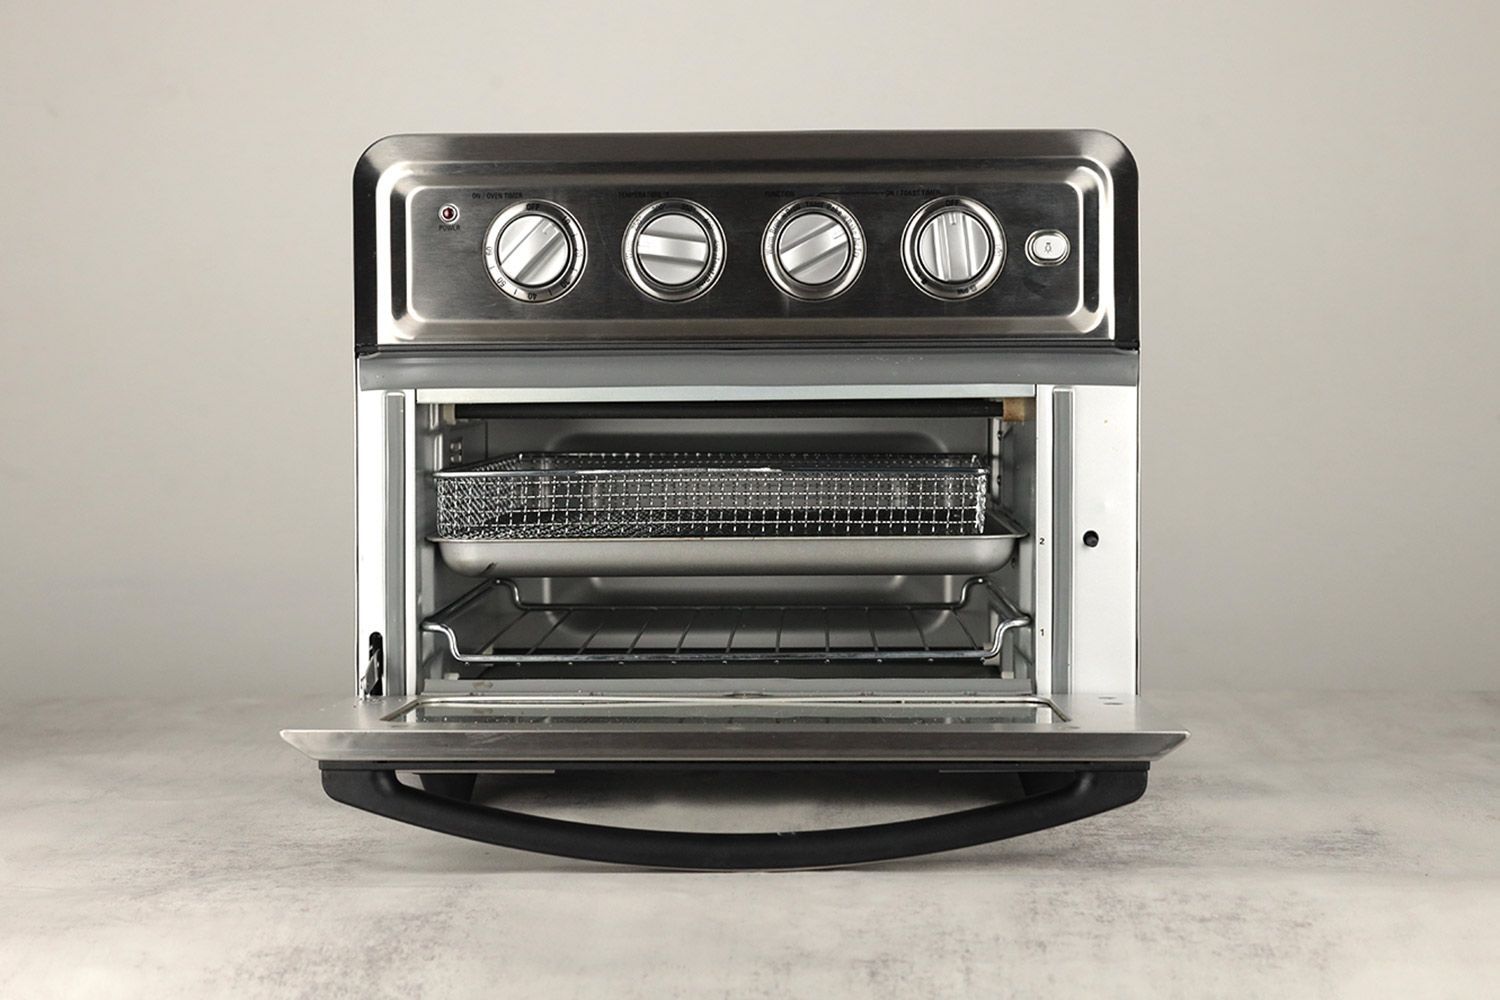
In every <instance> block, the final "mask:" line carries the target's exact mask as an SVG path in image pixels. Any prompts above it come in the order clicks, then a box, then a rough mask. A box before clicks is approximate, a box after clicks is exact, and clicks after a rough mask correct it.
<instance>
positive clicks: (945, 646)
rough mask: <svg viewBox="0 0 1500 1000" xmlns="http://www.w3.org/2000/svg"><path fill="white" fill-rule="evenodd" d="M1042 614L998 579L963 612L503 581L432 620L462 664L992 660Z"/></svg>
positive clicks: (971, 587)
mask: <svg viewBox="0 0 1500 1000" xmlns="http://www.w3.org/2000/svg"><path fill="white" fill-rule="evenodd" d="M1030 621H1031V619H1030V617H1029V616H1027V615H1026V614H1025V613H1024V612H1022V611H1020V610H1018V609H1017V608H1016V606H1015V605H1014V604H1013V603H1011V601H1010V599H1009V598H1008V597H1006V596H1005V594H1004V593H1002V592H1001V591H1000V589H999V588H997V587H995V586H994V585H993V584H992V583H990V581H989V580H987V579H983V578H976V579H973V580H970V581H969V582H968V583H967V584H966V585H965V586H964V588H963V591H962V593H961V594H960V595H959V597H958V599H957V600H955V601H953V602H951V603H914V604H878V605H866V604H860V605H847V606H842V605H827V606H813V605H800V604H799V605H786V606H765V605H753V606H748V607H725V606H718V605H703V606H697V607H693V606H677V605H672V606H655V605H651V606H647V605H641V606H620V605H615V606H601V605H569V604H535V603H528V602H527V601H525V600H524V599H523V598H522V597H521V594H520V590H519V588H518V587H517V586H516V584H515V583H514V582H513V581H511V580H505V579H497V580H491V581H488V582H486V583H484V584H481V585H480V586H478V587H476V588H475V589H474V590H472V591H470V592H469V593H467V594H465V595H464V596H463V597H461V598H459V599H458V600H457V601H455V602H453V603H452V604H450V605H449V606H448V607H446V608H444V609H443V610H441V611H439V612H437V613H435V614H433V615H432V616H431V617H429V618H428V619H426V620H425V621H424V622H423V623H422V629H423V630H424V631H426V632H431V633H433V634H435V635H438V636H441V637H442V638H443V639H444V640H445V641H446V643H447V646H448V652H449V653H450V654H452V656H453V658H454V659H456V660H458V661H460V662H462V663H489V664H494V663H534V662H549V663H562V662H567V663H630V662H641V661H648V660H650V661H657V662H661V661H667V662H730V661H738V662H743V661H761V662H768V661H775V662H784V661H803V662H808V661H812V662H835V661H853V660H863V661H871V660H875V661H884V660H955V659H957V660H981V661H982V660H986V659H989V658H990V657H993V656H996V655H998V654H999V652H1000V648H1001V644H1002V643H1003V642H1004V639H1005V636H1006V634H1007V633H1009V632H1010V631H1011V630H1012V629H1016V628H1020V627H1022V626H1025V625H1028V624H1030Z"/></svg>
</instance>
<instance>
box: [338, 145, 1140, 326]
mask: <svg viewBox="0 0 1500 1000" xmlns="http://www.w3.org/2000/svg"><path fill="white" fill-rule="evenodd" d="M355 195H356V205H355V221H356V227H355V228H356V250H355V263H356V300H357V301H356V338H357V342H358V343H359V345H360V347H361V349H362V350H369V349H370V348H373V347H374V346H376V345H377V344H384V345H390V346H418V347H420V346H426V345H471V346H480V345H499V344H515V345H531V346H536V345H580V344H587V343H593V344H604V343H613V344H621V345H625V346H627V347H628V348H630V349H644V348H649V347H650V346H652V345H656V346H660V345H663V344H669V343H670V344H681V345H687V346H690V347H692V348H693V349H703V348H705V347H707V346H708V345H710V344H714V343H721V344H724V345H726V346H727V345H745V344H769V343H775V344H801V343H807V342H814V341H823V342H833V341H857V342H861V343H866V344H869V343H877V342H878V343H886V344H894V343H904V344H907V345H913V346H914V345H921V347H922V348H924V349H931V348H932V347H933V346H935V345H938V344H966V345H970V346H972V345H975V344H981V343H983V344H997V343H1002V344H1007V345H1009V344H1016V345H1028V346H1036V345H1039V344H1049V345H1051V344H1057V345H1083V344H1087V343H1093V344H1097V345H1099V346H1108V345H1109V342H1110V341H1111V340H1114V341H1116V342H1117V343H1119V344H1124V345H1129V346H1133V345H1134V344H1135V342H1136V332H1135V331H1136V299H1135V286H1136V262H1135V257H1136V224H1135V218H1134V208H1135V197H1136V178H1135V171H1134V163H1133V162H1132V161H1131V159H1130V156H1129V153H1128V152H1127V151H1126V150H1125V149H1124V147H1123V146H1121V145H1120V144H1119V143H1118V141H1117V140H1115V139H1114V138H1113V137H1110V136H1107V135H1105V134H1103V133H1098V132H1086V131H1085V132H1071V131H1060V132H933V133H807V134H802V133H767V134H749V135H744V134H740V135H737V134H722V135H691V134H687V135H618V136H607V135H604V136H601V135H594V136H562V135H558V136H453V135H450V136H398V137H393V138H390V139H387V140H383V141H382V142H380V143H377V144H376V145H375V146H374V147H372V148H371V149H370V151H369V152H368V153H367V155H366V157H365V158H364V159H363V160H362V161H361V164H360V166H359V169H358V171H357V175H356V191H355ZM941 197H966V198H971V199H973V200H975V201H978V202H981V203H983V204H985V205H988V206H990V207H991V208H992V209H994V211H995V212H996V213H997V215H999V216H1000V217H1001V218H1002V219H1003V220H1004V226H1003V228H1004V233H1003V235H1004V239H1005V243H1006V245H1007V246H1012V245H1013V246H1017V247H1019V246H1022V245H1024V242H1025V239H1026V237H1027V236H1028V235H1029V234H1031V233H1033V232H1036V231H1038V230H1056V231H1058V232H1060V233H1062V234H1064V235H1065V236H1067V238H1068V239H1069V241H1070V243H1071V246H1072V252H1071V254H1070V256H1069V257H1068V259H1067V260H1066V261H1065V262H1063V263H1062V264H1061V265H1060V266H1058V267H1047V268H1043V267H1032V266H1020V267H1009V266H1007V267H1006V268H1005V270H1004V272H1003V273H1002V274H1000V275H999V277H998V278H997V279H996V280H995V281H994V283H993V284H991V285H990V286H989V287H988V288H986V289H984V290H983V291H982V292H979V293H977V294H975V295H973V296H972V297H970V298H966V299H961V300H953V299H945V298H938V297H934V296H933V295H931V294H929V293H927V292H924V291H923V290H922V289H921V288H919V287H916V286H915V285H914V284H913V282H912V280H911V279H910V278H909V277H908V276H907V274H906V271H905V268H904V266H903V261H902V254H901V245H902V236H903V227H904V226H905V224H906V223H907V221H908V220H909V219H910V218H911V216H912V214H913V212H915V211H916V210H917V209H918V208H920V207H921V206H922V205H924V204H926V203H928V202H930V201H932V200H933V199H935V198H941ZM663 198H674V199H684V200H690V201H693V202H696V203H698V204H700V205H702V206H704V207H705V208H706V209H708V210H709V211H711V212H712V213H713V215H714V216H715V217H716V218H717V219H718V220H719V222H720V224H721V226H722V229H723V233H724V242H725V247H726V248H727V252H726V262H725V266H724V268H723V272H722V275H721V277H720V278H719V280H718V281H717V283H716V284H715V286H714V288H713V290H712V293H711V294H706V295H703V296H701V297H699V298H696V299H693V300H691V301H671V300H666V299H662V298H659V297H657V296H653V295H651V294H642V291H641V289H640V287H639V286H638V285H637V284H636V283H635V282H634V281H633V280H632V278H631V276H630V275H629V274H628V269H624V268H620V267H613V266H607V267H591V268H589V270H588V271H587V272H586V273H585V274H583V275H582V277H581V278H580V280H579V281H578V283H577V285H576V287H575V288H573V289H572V290H571V291H570V292H569V293H568V294H567V295H566V296H564V297H561V298H557V299H554V300H552V301H551V302H550V303H549V304H548V307H547V308H546V309H540V308H536V307H535V302H534V301H527V300H524V299H516V298H512V297H511V296H509V295H506V294H497V292H496V289H495V287H494V283H493V282H492V281H490V280H487V276H486V274H485V269H484V268H483V267H482V266H481V264H482V262H481V261H480V260H479V259H477V255H476V253H475V244H476V243H477V242H478V241H479V239H480V237H481V235H482V231H483V228H484V227H485V226H486V225H487V224H488V223H489V221H490V220H491V219H492V218H493V217H494V216H495V215H496V214H497V213H499V212H502V211H505V210H506V209H508V208H509V207H510V206H511V205H514V204H518V203H523V202H527V201H532V200H544V201H550V202H554V203H557V204H561V205H565V206H567V208H568V210H569V211H571V212H572V213H573V214H574V215H575V216H576V217H577V219H578V222H579V225H580V228H581V230H582V232H583V234H584V237H585V239H586V240H587V242H588V243H589V244H591V245H593V246H600V245H603V246H619V245H620V241H621V238H622V235H623V233H624V232H625V229H626V227H627V225H628V224H629V222H630V219H631V217H632V216H633V215H634V214H635V213H636V212H637V211H639V210H640V208H641V206H642V205H643V204H649V203H650V202H652V201H653V200H660V199H663ZM806 199H825V200H828V201H836V202H837V203H839V204H841V205H843V206H845V207H846V208H847V209H848V210H849V211H850V212H851V213H852V214H853V215H854V216H856V217H857V218H858V220H859V225H860V227H861V229H862V230H863V243H864V245H865V248H866V250H867V252H866V254H865V258H864V264H863V267H862V271H861V273H860V275H859V280H858V281H857V282H854V283H853V284H852V285H850V286H849V287H848V288H847V289H845V290H844V291H843V293H842V294H840V295H838V296H837V298H835V299H833V300H832V301H829V300H826V299H825V300H820V299H817V298H799V297H795V296H793V295H790V294H788V293H787V292H786V291H785V290H784V289H782V288H780V287H778V286H777V284H776V283H775V281H774V280H767V270H766V267H765V264H764V260H763V251H764V248H763V246H762V238H763V235H764V232H765V228H766V224H767V220H768V219H769V218H771V216H773V215H774V214H775V213H776V212H777V211H778V210H779V209H780V208H781V207H782V206H785V205H786V204H788V203H789V202H793V201H803V200H806ZM449 203H451V204H454V205H458V206H460V207H461V208H462V210H463V214H462V220H461V221H460V222H458V223H456V224H454V225H443V224H441V223H440V221H439V217H438V215H437V212H438V209H439V208H440V207H441V206H442V205H444V204H449ZM1019 263H1021V264H1022V265H1025V264H1026V262H1025V260H1024V259H1022V260H1021V261H1020V262H1019ZM846 273H848V272H846ZM507 280H508V279H507ZM814 287H816V286H814Z"/></svg>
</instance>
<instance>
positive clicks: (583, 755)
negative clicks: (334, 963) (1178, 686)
mask: <svg viewBox="0 0 1500 1000" xmlns="http://www.w3.org/2000/svg"><path fill="white" fill-rule="evenodd" d="M602 687H606V688H607V687H608V685H602ZM282 735H283V736H284V737H285V738H286V740H287V741H288V742H289V743H291V744H292V745H293V746H295V747H296V748H297V749H299V750H301V751H303V752H304V753H306V754H307V755H308V756H310V757H312V758H314V759H315V760H317V761H319V763H320V766H321V767H322V773H323V784H324V788H325V789H326V790H327V792H328V794H329V795H331V796H332V797H333V798H335V799H337V800H339V801H342V802H345V803H348V804H350V805H354V806H357V807H359V808H363V809H366V810H369V811H371V812H375V813H379V814H381V815H385V816H389V817H392V818H395V819H400V820H403V821H405V822H409V823H413V824H416V825H418V826H424V827H427V828H430V829H434V830H439V831H442V832H446V833H452V834H456V835H459V836H464V837H468V838H471V839H475V840H481V841H485V842H488V843H495V844H502V845H505V846H510V847H516V848H521V849H525V850H533V851H541V852H544V853H550V854H558V855H566V856H571V857H582V858H590V859H594V860H602V861H614V862H624V863H629V864H644V865H650V866H656V867H679V868H692V869H707V868H757V869H764V868H802V867H820V866H827V865H839V864H850V863H856V862H864V861H874V860H882V859H887V858H894V857H903V856H909V855H916V854H924V853H930V852H932V851H937V850H947V849H952V848H956V847H962V846H968V845H972V844H977V843H983V842H988V841H993V840H999V839H1003V838H1005V837H1011V836H1015V835H1018V834H1022V833H1029V832H1032V831H1035V830H1040V829H1045V828H1047V827H1051V826H1056V825H1059V824H1061V823H1066V822H1070V821H1072V820H1075V819H1080V818H1083V817H1085V816H1089V815H1093V814H1096V813H1099V812H1103V811H1106V810H1108V809H1113V808H1115V807H1117V806H1121V805H1125V804H1126V803H1129V802H1132V801H1134V800H1135V799H1136V798H1138V797H1139V796H1140V795H1141V794H1142V793H1143V792H1144V790H1145V786H1146V768H1147V767H1148V766H1149V764H1150V762H1152V761H1154V760H1156V759H1158V758H1160V757H1161V756H1163V755H1164V754H1166V753H1167V752H1169V751H1170V750H1171V749H1172V748H1174V747H1175V746H1176V745H1177V744H1178V743H1180V742H1182V741H1183V740H1184V739H1185V738H1186V736H1187V733H1186V732H1185V731H1184V730H1182V729H1181V728H1179V727H1176V726H1172V725H1170V724H1168V723H1166V722H1165V721H1164V720H1162V719H1160V718H1159V717H1157V716H1156V715H1155V714H1154V713H1153V712H1152V710H1151V709H1150V708H1149V707H1148V706H1147V705H1146V704H1144V703H1143V702H1141V701H1140V700H1139V699H1137V698H1133V697H1128V696H1101V695H1071V696H1066V695H1057V696H1050V697H1035V696H1026V695H1012V694H987V693H983V692H975V691H973V690H970V691H963V690H959V689H956V688H955V689H954V690H952V691H951V692H944V691H940V690H939V691H934V690H932V689H931V688H928V689H926V690H924V691H923V692H922V693H912V692H902V691H899V690H885V691H870V692H867V693H863V694H834V693H827V692H826V691H825V692H819V691H817V690H814V689H812V688H810V687H809V688H805V689H800V690H799V689H798V687H797V685H796V683H795V682H787V684H786V686H785V687H784V688H770V687H768V686H767V685H761V686H758V687H757V688H756V689H754V690H753V691H736V690H727V689H720V690H703V691H700V692H687V693H684V692H682V691H681V690H680V689H679V690H677V691H673V692H666V691H663V692H652V691H650V690H642V689H641V685H640V682H639V681H637V682H635V683H634V684H633V685H632V687H631V688H630V689H628V690H626V689H621V690H616V691H610V690H607V689H606V690H598V689H591V690H588V691H579V690H578V689H577V688H576V687H575V688H574V690H572V691H571V692H570V691H565V690H562V689H561V688H559V689H555V690H537V691H531V692H528V693H526V694H506V695H474V694H466V695H456V696H443V695H426V696H420V697H396V698H369V699H363V700H350V701H347V702H343V703H340V704H337V705H333V706H330V707H328V708H326V709H324V710H323V711H322V712H321V713H319V714H318V715H317V716H316V717H314V718H313V719H311V720H309V721H308V723H307V724H305V725H302V726H298V727H296V728H290V729H287V730H285V731H283V733H282ZM705 766H709V767H715V768H724V769H735V768H760V769H782V768H798V767H808V766H813V767H834V768H842V769H848V770H850V771H855V770H860V769H865V768H872V767H879V768H921V769H930V770H933V771H944V770H981V771H996V772H1009V773H1014V774H1015V775H1017V776H1018V778H1019V787H1020V788H1021V789H1022V790H1023V793H1024V794H1022V795H1021V796H1020V797H1018V798H1007V799H1006V800H1005V801H1000V802H996V803H995V804H994V805H988V806H983V807H980V808H977V809H967V810H964V811H962V812H956V813H949V814H945V815H940V816H931V817H924V818H922V819H916V820H909V821H905V822H899V823H884V824H879V825H875V826H865V827H854V828H843V829H835V830H817V831H800V832H796V833H787V832H771V833H746V834H703V833H688V832H675V831H660V830H641V829H628V828H620V827H612V826H600V825H594V824H584V823H576V822H570V821H564V820H558V819H550V818H545V817H541V816H536V815H532V814H524V813H517V812H513V811H510V810H508V809H503V808H490V807H485V806H480V805H476V804H474V803H472V802H470V801H468V794H467V793H468V791H470V790H471V789H472V777H471V776H472V775H473V774H475V773H476V772H484V771H507V772H516V771H543V772H546V771H563V770H569V769H576V768H599V767H625V768H648V767H649V768H660V767H680V768H694V767H705ZM397 772H410V773H414V774H417V775H418V776H419V777H420V778H421V779H422V785H423V787H424V789H425V790H423V789H419V788H416V787H413V786H411V785H408V784H405V783H402V782H400V781H398V780H397V778H396V773H397ZM1016 785H1017V783H1016V782H1012V783H1011V786H1010V787H1011V788H1012V789H1014V787H1016Z"/></svg>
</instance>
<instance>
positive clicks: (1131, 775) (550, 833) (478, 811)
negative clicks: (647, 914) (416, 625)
mask: <svg viewBox="0 0 1500 1000" xmlns="http://www.w3.org/2000/svg"><path fill="white" fill-rule="evenodd" d="M1043 787H1046V788H1047V790H1046V791H1043V792H1041V793H1040V794H1037V795H1032V796H1028V797H1027V798H1023V799H1019V800H1016V801H1008V802H1001V803H997V804H995V805H988V806H980V807H978V808H974V809H964V810H961V811H959V812H952V813H945V814H943V815H939V816H928V817H923V818H921V819H911V820H903V821H900V822H896V823H877V824H874V825H870V826H852V827H842V828H838V829H831V830H807V831H793V832H786V833H689V832H678V831H668V830H642V829H635V828H630V827H616V826H600V825H596V824H593V823H577V822H573V821H571V820H561V819H551V818H548V817H545V816H535V815H531V814H529V813H521V812H515V811H512V810H509V809H497V808H493V807H489V806H479V805H474V804H472V803H469V802H465V801H461V800H459V799H455V798H448V797H445V796H442V795H435V794H433V793H431V792H426V791H421V790H419V789H416V788H412V787H410V786H408V785H404V784H402V783H401V782H399V781H397V780H396V772H395V770H393V769H391V768H388V767H386V768H379V767H377V768H348V767H328V768H324V770H323V789H324V791H326V792H327V793H328V795H329V796H330V797H331V798H333V799H335V800H337V801H339V802H343V803H345V804H347V805H351V806H354V807H356V808H358V809H364V810H366V811H368V812H372V813H376V814H377V815H380V816H386V817H389V818H391V819H396V820H400V821H402V822H404V823H411V824H412V825H414V826H420V827H425V828H427V829H429V830H436V831H438V832H440V833H448V834H452V835H454V836H457V837H466V838H468V839H469V840H478V841H482V842H484V843H487V844H497V845H499V846H501V847H510V848H515V849H517V850H522V851H534V852H536V853H538V854H551V855H556V856H559V857H567V858H581V859H585V860H589V861H604V862H611V863H615V864H626V865H640V866H645V867H650V868H684V869H691V870H699V871H701V870H710V869H717V870H735V869H739V870H767V869H785V868H830V867H837V866H839V865H852V864H860V863H862V862H869V861H889V860H892V859H894V858H906V857H913V856H916V855H919V854H932V853H935V852H938V851H951V850H955V849H957V848H960V847H972V846H974V845H976V844H987V843H990V842H992V841H996V840H1004V839H1006V838H1008V837H1016V836H1020V835H1021V834H1026V833H1034V832H1036V831H1037V830H1046V829H1048V828H1050V827H1054V826H1060V825H1062V824H1064V823H1071V822H1072V821H1074V820H1077V819H1083V818H1084V817H1086V816H1093V815H1097V814H1098V813H1102V812H1106V811H1108V810H1110V809H1116V808H1118V807H1120V806H1123V805H1128V804H1129V803H1131V802H1134V801H1135V800H1136V799H1138V798H1140V797H1141V795H1142V794H1143V793H1144V792H1145V791H1146V767H1145V766H1144V765H1142V766H1140V767H1137V768H1133V769H1128V770H1095V769H1081V770H1078V771H1072V772H1067V776H1066V777H1063V778H1062V780H1061V781H1056V780H1050V781H1047V782H1046V783H1045V784H1044V786H1043Z"/></svg>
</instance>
